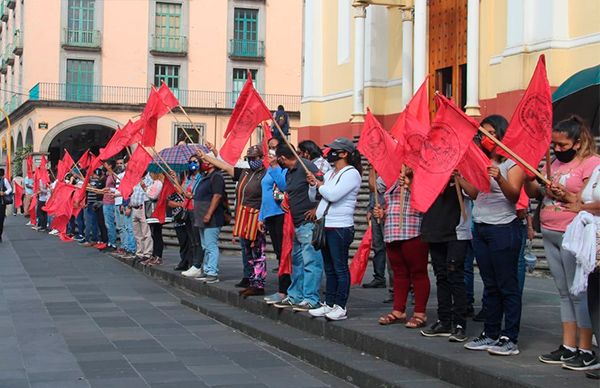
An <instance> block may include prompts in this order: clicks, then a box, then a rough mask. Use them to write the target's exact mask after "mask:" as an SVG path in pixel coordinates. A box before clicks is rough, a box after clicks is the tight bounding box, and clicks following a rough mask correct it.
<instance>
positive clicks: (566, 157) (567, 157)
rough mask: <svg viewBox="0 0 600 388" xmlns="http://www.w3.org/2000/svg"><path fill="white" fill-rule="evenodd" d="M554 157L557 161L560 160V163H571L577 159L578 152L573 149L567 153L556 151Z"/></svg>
mask: <svg viewBox="0 0 600 388" xmlns="http://www.w3.org/2000/svg"><path fill="white" fill-rule="evenodd" d="M554 155H555V156H556V159H558V161H559V162H561V163H569V162H570V161H571V160H573V159H574V158H575V155H577V150H576V149H574V148H571V149H570V150H566V151H554Z"/></svg>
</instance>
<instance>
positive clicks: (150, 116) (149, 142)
mask: <svg viewBox="0 0 600 388" xmlns="http://www.w3.org/2000/svg"><path fill="white" fill-rule="evenodd" d="M167 112H169V109H168V108H167V105H165V102H164V101H163V99H162V97H161V96H160V95H159V94H158V91H157V90H156V89H155V88H152V90H150V97H148V102H146V107H145V108H144V111H143V112H142V118H141V119H140V120H141V121H142V122H143V123H144V132H143V134H142V144H143V145H145V146H148V147H154V145H156V133H157V130H158V129H157V127H158V119H160V118H161V117H163V116H164V115H166V114H167Z"/></svg>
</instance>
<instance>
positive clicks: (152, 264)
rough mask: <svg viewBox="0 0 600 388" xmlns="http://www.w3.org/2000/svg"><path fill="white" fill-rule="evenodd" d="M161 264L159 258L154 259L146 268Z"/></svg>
mask: <svg viewBox="0 0 600 388" xmlns="http://www.w3.org/2000/svg"><path fill="white" fill-rule="evenodd" d="M161 264H162V259H161V258H160V257H155V258H154V259H152V260H150V262H149V263H148V267H153V266H155V265H161Z"/></svg>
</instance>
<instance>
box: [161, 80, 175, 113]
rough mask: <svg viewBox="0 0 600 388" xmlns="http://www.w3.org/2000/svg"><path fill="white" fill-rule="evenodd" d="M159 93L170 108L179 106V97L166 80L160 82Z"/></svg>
mask: <svg viewBox="0 0 600 388" xmlns="http://www.w3.org/2000/svg"><path fill="white" fill-rule="evenodd" d="M158 95H159V96H160V98H161V100H162V102H163V103H164V104H165V105H166V106H167V107H168V108H169V109H173V108H175V107H177V106H179V101H178V100H177V97H175V95H174V94H173V92H172V91H171V89H169V87H168V86H167V84H166V83H165V82H164V81H162V83H161V84H160V88H159V89H158ZM165 114H166V113H165Z"/></svg>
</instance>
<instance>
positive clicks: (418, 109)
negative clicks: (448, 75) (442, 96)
mask: <svg viewBox="0 0 600 388" xmlns="http://www.w3.org/2000/svg"><path fill="white" fill-rule="evenodd" d="M428 80H429V76H427V77H425V80H424V81H423V83H422V84H421V86H420V87H419V89H418V90H417V92H416V93H415V95H414V96H413V97H412V98H411V100H410V101H409V102H408V104H406V107H405V108H404V110H403V111H402V113H400V116H398V119H396V122H395V123H394V125H393V126H392V129H390V134H391V135H392V136H394V137H395V138H396V139H399V138H400V137H401V136H403V134H404V132H405V128H404V126H405V122H404V121H405V120H404V119H405V116H406V115H405V114H404V113H405V112H408V113H409V114H410V115H411V116H412V117H413V118H414V119H415V120H417V121H418V122H419V123H421V124H422V125H424V126H425V127H427V129H429V126H430V125H431V120H430V119H429V99H428V97H427V85H428V82H427V81H428Z"/></svg>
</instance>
